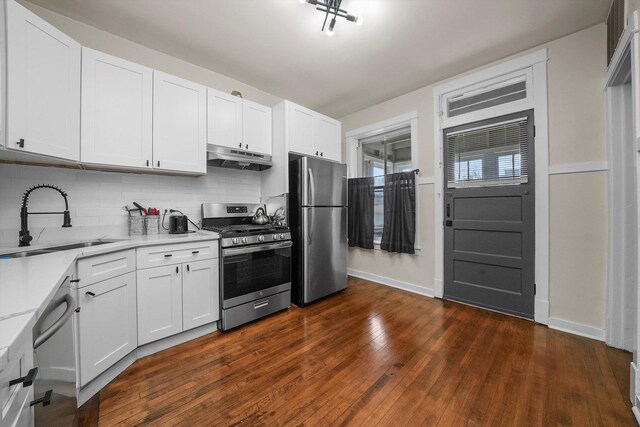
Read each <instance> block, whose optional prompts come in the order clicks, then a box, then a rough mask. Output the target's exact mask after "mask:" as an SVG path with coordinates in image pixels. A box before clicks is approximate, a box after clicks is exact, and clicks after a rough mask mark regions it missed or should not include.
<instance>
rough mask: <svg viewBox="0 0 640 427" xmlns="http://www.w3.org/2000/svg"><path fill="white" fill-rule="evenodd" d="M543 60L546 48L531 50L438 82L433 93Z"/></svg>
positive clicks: (441, 93)
mask: <svg viewBox="0 0 640 427" xmlns="http://www.w3.org/2000/svg"><path fill="white" fill-rule="evenodd" d="M544 62H547V48H543V49H539V50H536V51H535V52H531V53H529V54H527V55H522V56H519V57H517V58H514V59H512V60H510V61H506V62H502V63H500V64H496V65H493V66H491V67H488V68H485V69H483V70H480V71H476V72H473V73H470V74H468V75H465V76H462V77H460V78H457V79H455V80H452V81H449V82H446V83H443V84H440V85H438V86H436V87H434V88H433V95H434V96H440V95H443V94H445V93H447V92H451V91H453V90H457V89H462V88H464V87H466V86H470V85H473V84H476V83H479V82H481V81H484V80H489V79H492V78H495V77H499V76H502V75H504V74H508V73H511V72H513V71H517V70H522V69H524V68H528V67H532V66H534V65H535V64H538V63H544Z"/></svg>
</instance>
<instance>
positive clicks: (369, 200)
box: [348, 177, 374, 249]
mask: <svg viewBox="0 0 640 427" xmlns="http://www.w3.org/2000/svg"><path fill="white" fill-rule="evenodd" d="M348 190H349V193H348V194H349V196H348V197H349V209H348V211H349V224H348V226H349V231H348V236H349V246H358V247H361V248H364V249H373V198H374V194H373V178H369V177H367V178H351V179H349V188H348Z"/></svg>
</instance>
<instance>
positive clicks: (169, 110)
mask: <svg viewBox="0 0 640 427" xmlns="http://www.w3.org/2000/svg"><path fill="white" fill-rule="evenodd" d="M206 109H207V90H206V88H205V87H204V86H201V85H199V84H196V83H193V82H190V81H188V80H184V79H181V78H178V77H174V76H171V75H169V74H165V73H161V72H159V71H154V72H153V167H154V168H156V169H165V170H173V171H181V172H195V173H201V174H204V173H206V172H207V122H206V120H207V113H206Z"/></svg>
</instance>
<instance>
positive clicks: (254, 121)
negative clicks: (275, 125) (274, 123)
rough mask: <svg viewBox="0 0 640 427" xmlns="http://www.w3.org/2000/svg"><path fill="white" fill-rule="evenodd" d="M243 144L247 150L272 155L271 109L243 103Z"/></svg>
mask: <svg viewBox="0 0 640 427" xmlns="http://www.w3.org/2000/svg"><path fill="white" fill-rule="evenodd" d="M242 143H243V145H244V148H245V149H246V150H249V151H255V152H257V153H262V154H268V155H271V151H272V150H271V108H269V107H265V106H264V105H260V104H258V103H256V102H252V101H247V100H243V101H242Z"/></svg>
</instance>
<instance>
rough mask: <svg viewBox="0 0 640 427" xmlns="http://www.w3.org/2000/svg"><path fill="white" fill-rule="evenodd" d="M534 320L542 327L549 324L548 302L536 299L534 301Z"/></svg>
mask: <svg viewBox="0 0 640 427" xmlns="http://www.w3.org/2000/svg"><path fill="white" fill-rule="evenodd" d="M533 313H534V320H535V322H536V323H541V324H543V325H548V324H549V301H546V300H543V299H538V298H536V300H535V308H534V311H533Z"/></svg>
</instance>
